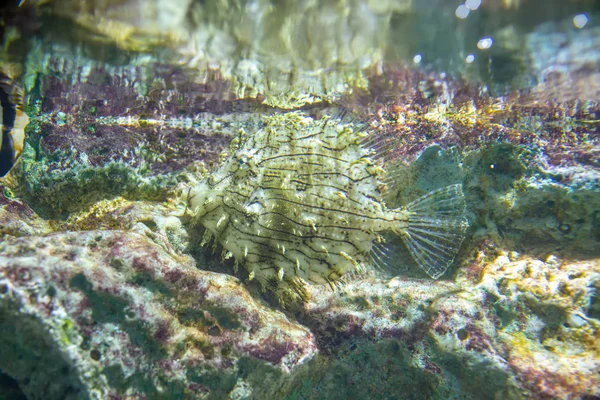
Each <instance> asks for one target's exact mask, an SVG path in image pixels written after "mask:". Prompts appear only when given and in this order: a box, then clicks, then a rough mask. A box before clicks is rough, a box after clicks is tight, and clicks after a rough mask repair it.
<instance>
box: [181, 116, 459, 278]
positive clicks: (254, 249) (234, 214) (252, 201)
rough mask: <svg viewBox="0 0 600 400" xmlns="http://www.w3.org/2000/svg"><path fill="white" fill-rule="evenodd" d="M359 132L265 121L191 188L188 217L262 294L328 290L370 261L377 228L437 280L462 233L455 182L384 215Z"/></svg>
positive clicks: (340, 124)
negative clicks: (282, 289)
mask: <svg viewBox="0 0 600 400" xmlns="http://www.w3.org/2000/svg"><path fill="white" fill-rule="evenodd" d="M365 135H366V134H365V133H364V132H362V131H361V130H358V129H355V128H354V126H353V125H352V124H350V123H345V122H344V121H342V120H339V119H336V118H328V117H326V118H323V119H322V120H319V121H316V120H313V119H312V118H310V117H308V116H306V115H304V114H302V113H300V112H291V113H288V114H285V115H283V116H282V115H278V116H273V117H268V118H267V121H266V126H265V127H264V128H263V129H261V130H259V131H258V132H256V133H255V134H252V135H249V136H248V137H242V138H240V139H239V140H236V144H235V145H234V148H233V149H232V156H231V157H229V158H228V159H227V160H226V161H225V162H224V163H223V165H222V166H221V167H220V168H219V169H218V170H217V171H215V172H214V173H213V174H212V175H210V176H209V177H208V178H207V179H206V180H205V181H203V182H202V183H200V184H199V185H198V186H197V187H196V188H194V189H193V190H192V191H191V193H190V197H189V201H190V205H191V208H192V209H193V210H194V213H195V220H196V221H197V222H199V223H201V224H202V225H203V226H204V227H205V228H206V235H207V238H208V237H214V238H216V241H217V242H218V243H219V244H220V245H221V246H222V247H223V249H224V255H225V258H228V257H231V256H233V257H234V258H235V261H236V263H239V264H241V265H243V266H244V267H245V268H246V269H247V270H248V272H249V277H250V278H252V279H254V278H255V279H258V280H259V282H260V283H261V284H262V285H263V286H264V287H271V288H273V287H278V286H280V285H281V284H287V286H290V287H292V288H298V287H301V286H302V285H304V284H306V283H312V284H324V283H327V284H335V283H336V282H337V281H339V280H340V278H342V277H343V276H344V275H345V274H347V273H349V272H353V271H356V270H359V269H360V268H361V266H364V265H365V264H368V263H369V261H373V250H374V248H375V247H376V246H382V245H383V242H384V240H383V238H382V237H381V236H380V234H379V233H380V232H384V231H392V232H395V233H397V234H399V235H400V236H401V237H402V238H403V239H404V241H405V243H406V244H407V246H408V248H409V250H410V251H411V253H412V254H413V256H414V257H415V259H416V260H417V262H418V263H419V265H420V266H421V267H423V268H424V269H425V270H426V271H427V272H428V273H429V274H430V275H431V276H432V277H434V278H437V277H439V276H440V275H441V274H443V272H444V271H445V270H446V268H447V266H448V264H449V263H450V262H451V261H452V259H453V257H454V255H455V253H456V249H457V248H458V246H459V245H460V241H461V240H462V237H463V235H464V232H465V229H466V227H467V222H466V218H465V217H464V208H465V204H464V196H463V194H462V190H461V187H460V185H453V186H450V187H447V188H444V189H441V190H440V191H437V192H433V193H432V194H429V195H426V196H425V197H424V198H422V199H420V200H417V201H416V202H414V203H411V205H409V206H407V207H403V208H398V209H390V208H388V207H387V206H386V204H385V202H384V201H383V199H382V198H383V192H384V190H385V184H384V183H383V176H384V174H385V172H384V170H383V169H382V168H381V166H380V165H379V164H378V162H377V160H375V159H374V155H375V154H374V152H373V150H371V149H369V148H368V147H367V146H365V145H364V142H365Z"/></svg>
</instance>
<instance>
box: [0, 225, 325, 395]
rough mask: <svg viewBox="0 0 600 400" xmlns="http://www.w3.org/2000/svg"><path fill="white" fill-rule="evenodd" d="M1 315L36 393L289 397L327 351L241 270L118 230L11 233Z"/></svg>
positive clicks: (1, 253)
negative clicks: (229, 271)
mask: <svg viewBox="0 0 600 400" xmlns="http://www.w3.org/2000/svg"><path fill="white" fill-rule="evenodd" d="M0 315H1V318H0V336H2V339H1V340H0V347H1V349H0V353H1V354H3V356H2V357H1V358H0V362H1V363H2V365H0V369H1V370H2V371H4V372H5V373H7V374H8V375H10V376H11V377H13V378H14V379H16V380H17V382H18V383H19V385H20V387H21V388H22V390H23V391H24V392H25V393H26V394H27V396H28V397H29V398H31V399H35V398H44V399H68V398H96V399H105V398H140V397H146V398H160V397H164V396H166V395H167V394H168V395H169V396H174V397H178V396H179V397H185V398H224V397H227V396H228V393H231V395H232V396H233V397H237V398H279V397H281V396H282V394H283V393H285V391H286V387H287V386H289V385H290V382H292V379H293V377H294V375H295V374H297V373H298V371H299V370H301V368H300V366H301V365H302V364H303V363H305V362H306V361H307V360H309V359H310V358H312V357H313V356H314V355H315V354H316V352H317V348H316V344H315V341H314V337H313V335H312V334H311V333H310V332H309V331H308V329H306V328H304V327H302V326H300V325H298V324H297V323H294V322H292V321H290V320H289V319H288V318H286V317H285V316H284V315H283V314H282V313H281V312H278V311H275V310H272V309H269V308H266V307H265V306H264V305H263V304H262V303H261V302H260V301H259V300H257V299H255V298H254V297H252V296H251V295H250V294H249V293H248V291H247V290H246V289H245V288H244V286H243V285H242V284H241V283H240V282H239V281H238V280H237V279H236V278H233V277H230V276H227V275H222V274H217V273H212V272H205V271H199V270H197V269H195V268H194V263H193V261H191V259H189V258H188V257H181V256H177V255H170V254H168V253H167V252H166V251H164V250H162V249H161V248H160V247H159V246H157V245H155V244H154V243H152V242H151V241H150V240H149V239H148V238H146V237H145V236H144V235H142V234H139V233H135V232H125V231H118V230H115V231H109V230H107V231H88V232H72V233H56V234H51V235H49V236H46V237H28V238H27V239H13V240H9V241H6V242H3V243H1V244H0ZM244 393H246V394H244ZM250 393H251V395H250ZM248 396H250V397H248Z"/></svg>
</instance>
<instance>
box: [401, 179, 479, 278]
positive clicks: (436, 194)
mask: <svg viewBox="0 0 600 400" xmlns="http://www.w3.org/2000/svg"><path fill="white" fill-rule="evenodd" d="M405 211H407V212H408V215H409V221H408V228H405V230H404V231H405V232H404V234H403V235H402V239H403V241H404V243H405V244H406V247H408V250H409V251H410V253H411V255H412V256H413V258H414V259H415V261H416V262H417V263H418V264H419V266H420V267H421V268H422V269H423V270H425V272H427V274H428V275H429V276H430V277H432V278H433V279H437V278H439V277H440V276H442V275H443V274H444V273H445V272H446V270H447V269H448V266H449V265H450V264H451V263H452V261H453V260H454V257H455V256H456V253H457V252H458V248H459V247H460V244H461V243H462V241H463V239H464V237H465V232H466V230H467V228H468V226H469V224H468V220H467V218H466V216H465V196H464V194H463V191H462V185H461V184H457V185H451V186H447V187H445V188H442V189H438V190H435V191H433V192H431V193H428V194H426V195H425V196H423V197H420V198H418V199H417V200H415V201H413V202H412V203H410V204H409V205H408V206H407V207H406V208H405Z"/></svg>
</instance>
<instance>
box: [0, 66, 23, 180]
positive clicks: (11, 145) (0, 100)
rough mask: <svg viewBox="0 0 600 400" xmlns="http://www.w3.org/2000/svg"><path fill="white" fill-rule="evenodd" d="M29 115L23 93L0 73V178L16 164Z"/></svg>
mask: <svg viewBox="0 0 600 400" xmlns="http://www.w3.org/2000/svg"><path fill="white" fill-rule="evenodd" d="M28 123H29V117H28V116H27V114H25V112H23V94H22V92H21V90H20V88H19V87H17V86H15V85H13V83H12V81H11V79H10V78H9V77H8V76H6V75H4V74H3V73H0V178H1V177H3V176H5V175H6V174H7V173H8V172H9V171H10V170H11V168H12V167H13V166H14V165H15V163H16V162H17V160H18V159H19V157H20V156H21V152H22V151H23V146H24V143H25V127H26V126H27V124H28Z"/></svg>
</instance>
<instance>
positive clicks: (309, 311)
mask: <svg viewBox="0 0 600 400" xmlns="http://www.w3.org/2000/svg"><path fill="white" fill-rule="evenodd" d="M492 249H493V247H492V248H491V249H490V248H488V249H486V248H481V249H479V250H478V251H477V252H476V256H475V258H474V259H472V260H471V261H470V262H469V263H468V266H467V267H465V269H464V270H463V271H462V274H461V275H460V276H459V278H458V279H457V280H456V282H443V281H438V282H432V281H422V280H416V279H406V278H394V279H391V280H389V279H382V278H381V277H377V276H376V275H372V276H366V277H361V278H359V279H354V280H351V281H350V282H348V283H347V284H346V285H344V286H341V287H340V288H338V290H337V291H335V292H332V291H331V290H327V289H326V288H324V287H314V286H312V287H310V288H309V293H310V295H311V296H312V299H313V301H312V302H310V303H309V304H307V305H306V306H305V308H304V310H302V311H301V312H300V313H299V314H300V317H299V318H300V319H301V321H302V322H303V323H305V324H306V325H307V326H309V327H310V328H311V331H312V332H313V333H314V334H315V337H316V339H317V343H318V344H319V348H320V349H321V350H322V351H323V352H324V353H325V354H328V358H327V360H326V361H325V362H324V363H323V364H322V365H321V366H320V368H321V370H320V371H318V372H314V371H313V375H314V376H319V377H320V379H318V380H314V381H311V382H304V383H302V384H300V385H298V386H297V388H296V390H297V393H301V394H302V395H303V396H305V397H299V398H312V397H311V396H320V397H322V398H327V399H346V398H351V397H353V396H356V398H369V399H371V398H372V399H375V398H415V399H416V398H472V399H498V398H503V399H521V398H540V399H544V398H567V397H568V398H590V397H589V396H598V395H599V394H600V377H599V376H598V373H597V371H598V369H599V368H600V348H599V347H598V343H600V341H599V339H600V323H599V320H598V317H599V314H598V300H597V296H596V295H595V292H596V291H597V290H598V287H599V286H600V263H599V260H598V259H594V260H588V261H567V260H563V259H559V258H558V257H556V256H551V257H548V259H547V260H546V261H542V260H537V259H535V258H532V257H529V256H520V255H518V254H516V253H510V254H507V253H503V252H500V253H496V252H495V251H493V250H492ZM490 250H492V251H490ZM315 368H317V369H318V368H319V366H316V367H315Z"/></svg>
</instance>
